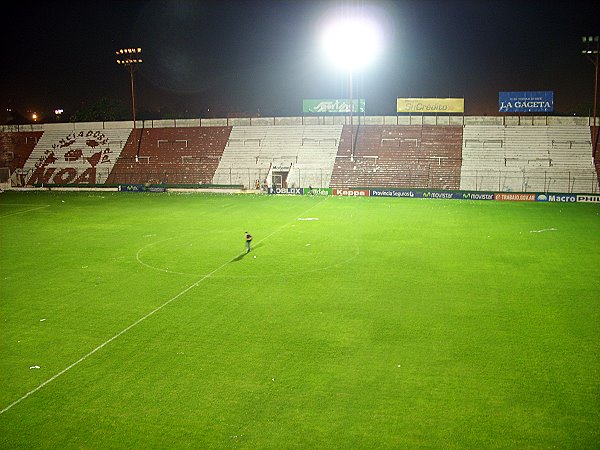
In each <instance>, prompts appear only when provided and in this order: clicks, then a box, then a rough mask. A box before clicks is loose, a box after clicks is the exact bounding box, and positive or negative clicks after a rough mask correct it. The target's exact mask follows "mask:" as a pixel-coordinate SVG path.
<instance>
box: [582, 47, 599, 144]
mask: <svg viewBox="0 0 600 450" xmlns="http://www.w3.org/2000/svg"><path fill="white" fill-rule="evenodd" d="M581 40H582V41H583V46H584V48H583V50H581V54H582V55H585V56H586V57H587V58H588V59H589V60H590V61H591V62H592V64H594V69H595V70H594V127H593V128H592V129H593V130H594V132H593V135H592V147H593V149H594V151H593V154H594V156H596V155H597V146H598V131H599V130H598V129H597V128H596V117H597V115H598V114H597V111H598V110H597V107H598V54H599V53H600V38H599V37H598V36H583V37H582V38H581Z"/></svg>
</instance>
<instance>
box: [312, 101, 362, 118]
mask: <svg viewBox="0 0 600 450" xmlns="http://www.w3.org/2000/svg"><path fill="white" fill-rule="evenodd" d="M351 104H352V105H353V107H352V111H353V112H355V113H364V112H365V111H366V109H365V105H366V101H365V99H364V98H361V99H352V102H350V99H346V98H344V99H339V98H338V99H305V100H303V101H302V112H304V113H305V114H331V113H334V114H335V113H349V112H350V105H351Z"/></svg>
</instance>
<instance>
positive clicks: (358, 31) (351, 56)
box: [321, 10, 382, 161]
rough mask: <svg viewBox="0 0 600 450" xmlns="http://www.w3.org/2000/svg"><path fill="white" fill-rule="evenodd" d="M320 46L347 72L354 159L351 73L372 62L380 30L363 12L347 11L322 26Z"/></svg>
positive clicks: (352, 141) (375, 56)
mask: <svg viewBox="0 0 600 450" xmlns="http://www.w3.org/2000/svg"><path fill="white" fill-rule="evenodd" d="M321 46H322V49H323V52H324V54H325V56H326V57H327V59H328V60H329V62H331V63H333V64H334V65H335V66H337V67H338V68H339V69H341V70H343V71H345V72H347V73H348V84H349V88H348V93H349V95H350V161H354V130H353V128H354V126H353V114H354V102H353V99H352V75H353V73H354V72H355V71H357V70H359V69H362V68H364V67H366V66H368V65H369V64H371V63H372V62H373V61H374V60H375V59H376V58H377V56H378V55H379V52H380V50H381V46H382V36H381V29H380V27H379V26H378V24H377V23H376V22H375V21H374V20H373V19H371V18H369V17H367V16H365V15H364V14H362V11H361V10H359V11H356V12H350V13H348V14H345V15H343V16H342V17H340V18H337V19H335V20H333V21H332V22H331V23H330V24H328V25H326V26H325V30H324V33H323V35H322V37H321Z"/></svg>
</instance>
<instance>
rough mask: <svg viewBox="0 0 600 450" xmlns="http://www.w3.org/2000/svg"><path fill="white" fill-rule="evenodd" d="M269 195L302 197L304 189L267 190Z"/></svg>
mask: <svg viewBox="0 0 600 450" xmlns="http://www.w3.org/2000/svg"><path fill="white" fill-rule="evenodd" d="M268 192H269V194H283V195H303V194H304V189H302V188H269V190H268Z"/></svg>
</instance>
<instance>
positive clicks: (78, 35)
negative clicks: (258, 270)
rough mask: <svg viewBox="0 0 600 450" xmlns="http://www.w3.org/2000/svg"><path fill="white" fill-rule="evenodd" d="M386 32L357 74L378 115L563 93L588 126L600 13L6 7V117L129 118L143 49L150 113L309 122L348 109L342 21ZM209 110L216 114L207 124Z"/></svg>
mask: <svg viewBox="0 0 600 450" xmlns="http://www.w3.org/2000/svg"><path fill="white" fill-rule="evenodd" d="M351 7H358V8H359V9H362V10H363V12H364V13H365V14H368V15H370V16H371V17H374V18H376V19H377V21H378V22H379V23H380V24H381V27H382V30H383V33H384V37H385V46H384V48H383V50H382V53H381V55H380V57H379V58H378V60H377V61H375V62H374V63H373V64H372V65H371V66H370V67H368V68H366V69H364V70H362V71H361V72H359V73H356V74H354V89H353V95H354V98H358V97H361V98H365V99H366V107H367V114H368V115H381V114H395V111H396V105H395V100H396V97H464V98H465V113H466V114H468V115H482V114H489V115H497V114H498V92H499V91H543V90H549V91H554V100H555V111H556V112H557V113H572V112H575V111H577V112H578V113H580V114H587V113H588V111H589V110H590V108H591V105H592V97H593V82H594V70H593V69H594V66H593V64H591V63H590V62H589V61H588V60H587V59H586V58H585V57H584V56H582V55H581V49H582V44H581V36H583V35H587V34H594V35H597V34H599V33H600V1H564V2H561V1H555V2H549V1H547V0H544V1H527V0H519V1H483V0H481V1H475V0H470V1H467V0H463V1H458V0H443V1H437V0H421V1H402V0H398V1H366V0H364V1H359V0H336V1H318V2H317V1H308V0H307V1H274V0H271V1H266V0H264V1H260V0H246V1H227V0H221V1H176V0H162V1H159V0H150V1H109V0H104V1H60V0H58V1H45V2H37V1H28V2H10V3H9V4H8V6H6V5H5V6H4V7H3V13H2V15H3V20H2V27H1V31H0V33H2V44H3V54H4V55H3V61H2V64H1V66H0V67H1V70H0V102H1V104H2V108H6V107H9V106H10V107H12V108H13V109H15V110H18V111H20V112H22V113H23V114H24V113H26V112H27V111H39V112H42V114H43V113H44V112H46V113H48V112H50V111H52V110H53V109H54V108H57V107H61V108H64V110H65V113H66V114H69V113H72V112H74V111H75V110H77V109H79V108H81V107H82V106H85V105H89V104H92V103H94V102H96V101H97V100H99V99H100V98H107V97H108V98H115V99H119V100H122V101H123V102H124V103H125V104H127V105H129V102H130V91H129V88H130V85H129V74H128V73H127V71H126V70H125V69H124V68H123V67H122V66H119V65H117V64H116V62H115V51H116V50H118V49H119V48H122V47H141V48H142V49H143V58H144V63H143V64H142V65H141V67H140V68H139V71H138V72H137V73H136V83H137V84H136V101H137V103H138V110H139V111H144V110H146V111H162V112H165V111H172V112H182V111H187V112H188V113H189V114H192V115H193V116H194V117H199V116H217V117H224V116H226V115H227V114H228V113H250V114H255V113H258V112H259V113H260V115H262V116H273V115H275V116H287V115H292V116H297V115H301V114H302V99H304V98H347V97H348V76H347V74H343V73H342V72H340V71H337V70H335V69H334V68H332V67H331V66H330V65H329V64H328V63H327V61H325V59H324V58H323V57H322V55H321V53H320V51H319V47H318V37H319V36H320V30H322V29H323V27H324V26H326V25H325V24H326V21H325V17H327V16H328V15H330V14H331V13H332V10H339V11H347V10H348V9H349V8H351ZM209 110H210V111H209Z"/></svg>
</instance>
